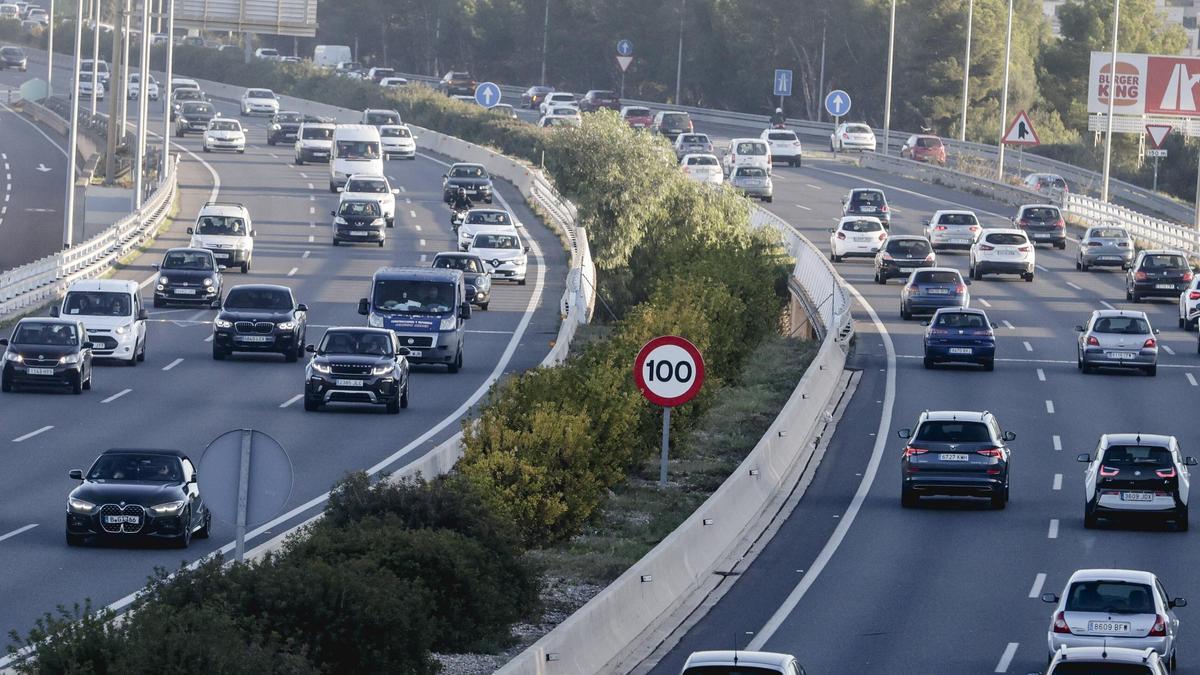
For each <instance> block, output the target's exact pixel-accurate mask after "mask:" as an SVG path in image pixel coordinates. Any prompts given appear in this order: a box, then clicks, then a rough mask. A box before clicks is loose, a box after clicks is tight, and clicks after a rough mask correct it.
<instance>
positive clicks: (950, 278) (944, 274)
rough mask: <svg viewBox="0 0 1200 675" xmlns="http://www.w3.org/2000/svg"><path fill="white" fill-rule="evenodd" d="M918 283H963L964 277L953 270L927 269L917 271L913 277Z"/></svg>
mask: <svg viewBox="0 0 1200 675" xmlns="http://www.w3.org/2000/svg"><path fill="white" fill-rule="evenodd" d="M913 283H917V284H961V283H962V277H960V276H958V272H955V271H953V270H926V271H924V272H917V274H916V276H915V277H914V278H913Z"/></svg>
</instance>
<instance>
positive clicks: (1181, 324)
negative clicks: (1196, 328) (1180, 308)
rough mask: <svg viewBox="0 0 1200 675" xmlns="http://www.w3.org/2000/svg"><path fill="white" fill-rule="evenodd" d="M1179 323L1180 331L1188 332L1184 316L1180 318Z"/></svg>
mask: <svg viewBox="0 0 1200 675" xmlns="http://www.w3.org/2000/svg"><path fill="white" fill-rule="evenodd" d="M1178 321H1179V328H1180V330H1187V322H1186V321H1184V320H1183V317H1182V316H1181V317H1179V319H1178Z"/></svg>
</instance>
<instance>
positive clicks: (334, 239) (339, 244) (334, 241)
mask: <svg viewBox="0 0 1200 675" xmlns="http://www.w3.org/2000/svg"><path fill="white" fill-rule="evenodd" d="M333 245H334V246H341V245H342V244H341V242H339V241H338V239H337V237H334V238H333Z"/></svg>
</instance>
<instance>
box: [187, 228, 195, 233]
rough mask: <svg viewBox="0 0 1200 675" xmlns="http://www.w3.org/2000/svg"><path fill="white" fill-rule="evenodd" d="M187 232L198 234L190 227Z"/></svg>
mask: <svg viewBox="0 0 1200 675" xmlns="http://www.w3.org/2000/svg"><path fill="white" fill-rule="evenodd" d="M187 233H188V234H196V233H195V232H194V231H193V230H192V228H190V227H189V228H188V229H187Z"/></svg>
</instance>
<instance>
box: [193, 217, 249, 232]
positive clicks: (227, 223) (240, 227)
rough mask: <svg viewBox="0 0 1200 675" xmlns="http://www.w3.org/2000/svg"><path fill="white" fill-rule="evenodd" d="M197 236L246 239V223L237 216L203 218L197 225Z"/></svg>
mask: <svg viewBox="0 0 1200 675" xmlns="http://www.w3.org/2000/svg"><path fill="white" fill-rule="evenodd" d="M196 234H211V235H218V236H225V237H244V236H245V235H246V221H245V220H244V219H242V218H239V217H237V216H201V217H200V221H199V222H198V223H196Z"/></svg>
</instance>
